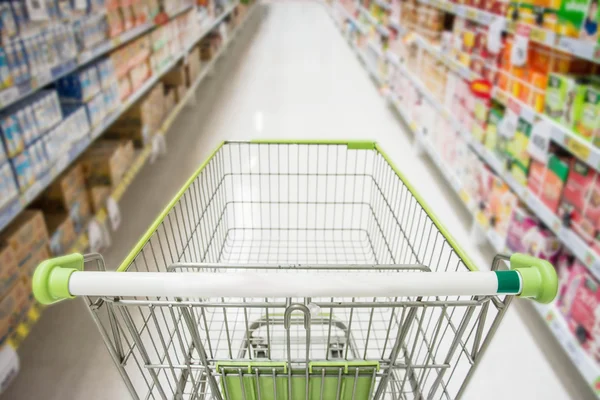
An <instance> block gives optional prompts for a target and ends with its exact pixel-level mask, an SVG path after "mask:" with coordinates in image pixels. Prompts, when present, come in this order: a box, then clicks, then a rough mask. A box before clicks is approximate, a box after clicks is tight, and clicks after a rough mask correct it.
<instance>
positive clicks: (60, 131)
mask: <svg viewBox="0 0 600 400" xmlns="http://www.w3.org/2000/svg"><path fill="white" fill-rule="evenodd" d="M63 108H64V109H65V119H64V120H63V121H62V122H61V123H60V124H59V125H58V126H56V127H55V128H54V129H52V130H50V132H48V134H46V135H45V136H44V137H43V140H44V143H45V148H46V157H47V158H48V163H49V164H51V165H52V164H53V163H55V162H56V161H57V160H58V159H59V158H61V157H65V156H67V157H68V155H69V150H70V149H71V147H72V146H73V145H74V144H76V143H78V142H79V141H81V140H82V139H84V138H87V137H88V135H89V132H90V124H89V121H88V117H87V112H86V109H85V107H80V106H77V105H74V104H71V105H70V106H69V107H65V106H64V105H63Z"/></svg>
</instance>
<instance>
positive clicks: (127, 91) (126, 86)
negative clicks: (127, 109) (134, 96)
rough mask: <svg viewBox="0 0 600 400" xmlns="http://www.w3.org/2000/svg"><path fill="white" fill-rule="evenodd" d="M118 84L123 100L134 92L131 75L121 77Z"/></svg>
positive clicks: (120, 96)
mask: <svg viewBox="0 0 600 400" xmlns="http://www.w3.org/2000/svg"><path fill="white" fill-rule="evenodd" d="M117 85H118V86H119V98H120V99H121V101H124V100H126V99H127V98H128V97H129V96H130V95H131V93H132V92H133V89H132V87H131V80H130V79H129V76H128V75H125V76H124V77H122V78H119V80H118V81H117Z"/></svg>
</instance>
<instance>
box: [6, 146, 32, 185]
mask: <svg viewBox="0 0 600 400" xmlns="http://www.w3.org/2000/svg"><path fill="white" fill-rule="evenodd" d="M10 164H11V166H12V168H13V172H14V174H15V178H16V180H17V184H18V185H19V190H20V191H21V193H23V192H25V191H26V190H27V189H28V188H29V186H31V185H33V183H34V182H35V172H34V169H33V166H32V164H31V161H30V159H29V154H28V152H27V151H24V152H22V153H21V154H18V155H16V156H14V157H13V158H11V159H10Z"/></svg>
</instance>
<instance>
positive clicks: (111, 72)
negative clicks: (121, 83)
mask: <svg viewBox="0 0 600 400" xmlns="http://www.w3.org/2000/svg"><path fill="white" fill-rule="evenodd" d="M96 68H97V70H98V79H99V80H100V87H101V88H102V89H106V88H108V87H110V86H111V85H112V84H113V83H114V82H115V81H116V79H117V71H116V70H115V66H114V64H113V60H112V59H111V58H104V59H102V60H100V61H98V62H97V63H96Z"/></svg>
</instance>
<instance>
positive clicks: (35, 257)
mask: <svg viewBox="0 0 600 400" xmlns="http://www.w3.org/2000/svg"><path fill="white" fill-rule="evenodd" d="M49 258H52V255H51V254H50V250H49V249H48V244H47V243H44V244H43V245H42V246H40V247H39V248H37V249H33V250H32V252H31V256H30V257H29V258H28V259H27V261H26V262H25V263H24V264H23V265H20V266H19V272H20V274H21V276H22V277H23V278H25V279H27V282H28V284H30V283H31V278H33V273H34V272H35V269H36V268H37V266H38V265H39V264H40V263H41V262H42V261H45V260H47V259H49Z"/></svg>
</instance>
